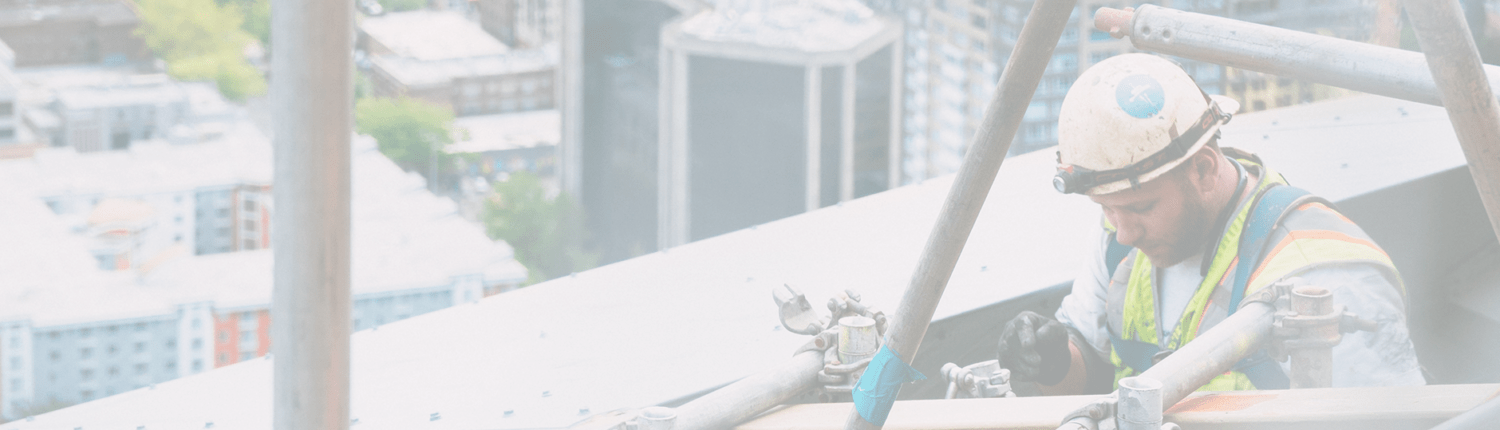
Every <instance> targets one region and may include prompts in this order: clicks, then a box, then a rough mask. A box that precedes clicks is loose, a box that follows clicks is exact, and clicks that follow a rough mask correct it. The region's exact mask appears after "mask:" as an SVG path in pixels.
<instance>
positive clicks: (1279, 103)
mask: <svg viewBox="0 0 1500 430" xmlns="http://www.w3.org/2000/svg"><path fill="white" fill-rule="evenodd" d="M1291 105H1292V96H1290V95H1282V96H1280V97H1277V98H1276V107H1286V106H1291Z"/></svg>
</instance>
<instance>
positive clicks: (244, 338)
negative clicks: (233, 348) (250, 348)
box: [240, 330, 255, 343]
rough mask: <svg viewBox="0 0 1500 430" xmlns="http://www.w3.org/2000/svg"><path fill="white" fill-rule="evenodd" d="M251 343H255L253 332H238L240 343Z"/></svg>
mask: <svg viewBox="0 0 1500 430" xmlns="http://www.w3.org/2000/svg"><path fill="white" fill-rule="evenodd" d="M253 341H255V332H252V331H250V330H240V343H249V342H253Z"/></svg>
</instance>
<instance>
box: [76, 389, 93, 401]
mask: <svg viewBox="0 0 1500 430" xmlns="http://www.w3.org/2000/svg"><path fill="white" fill-rule="evenodd" d="M78 397H82V398H83V399H84V400H93V399H94V390H83V392H80V393H78Z"/></svg>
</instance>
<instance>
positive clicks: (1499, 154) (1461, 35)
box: [1403, 0, 1500, 235]
mask: <svg viewBox="0 0 1500 430" xmlns="http://www.w3.org/2000/svg"><path fill="white" fill-rule="evenodd" d="M1403 4H1405V5H1406V16H1407V17H1408V18H1409V19H1410V21H1411V24H1412V28H1413V30H1415V31H1416V33H1417V42H1418V43H1420V44H1421V45H1422V52H1423V53H1424V55H1426V56H1427V66H1428V68H1429V69H1431V71H1432V80H1433V81H1435V82H1436V84H1437V88H1438V91H1439V93H1440V95H1441V96H1442V99H1443V108H1444V109H1447V110H1448V120H1449V121H1452V122H1453V131H1454V132H1455V133H1456V134H1457V135H1458V143H1459V144H1460V145H1462V146H1463V149H1464V159H1466V160H1468V162H1469V173H1471V174H1473V175H1474V184H1475V185H1477V186H1478V187H1479V199H1480V200H1482V201H1483V202H1484V211H1485V212H1486V213H1488V214H1489V217H1490V228H1491V229H1492V233H1493V234H1497V235H1500V106H1496V101H1495V94H1494V93H1493V92H1492V87H1491V86H1490V79H1489V77H1488V76H1486V75H1485V66H1484V63H1483V62H1481V61H1480V59H1479V49H1478V48H1475V46H1474V37H1473V35H1471V34H1470V33H1469V25H1468V23H1467V22H1466V21H1465V20H1464V14H1463V9H1462V8H1461V6H1459V4H1458V0H1420V1H1413V0H1404V2H1403Z"/></svg>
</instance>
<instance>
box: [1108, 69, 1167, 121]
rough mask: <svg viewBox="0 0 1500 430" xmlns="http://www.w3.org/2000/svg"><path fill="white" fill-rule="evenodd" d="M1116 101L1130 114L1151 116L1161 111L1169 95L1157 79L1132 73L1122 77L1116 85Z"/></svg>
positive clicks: (1140, 116)
mask: <svg viewBox="0 0 1500 430" xmlns="http://www.w3.org/2000/svg"><path fill="white" fill-rule="evenodd" d="M1115 101H1116V102H1119V103H1120V109H1123V110H1125V113H1128V114H1130V116H1133V117H1136V118H1150V117H1151V116H1152V115H1156V113H1157V112H1161V108H1162V106H1163V105H1165V104H1166V102H1167V96H1166V93H1164V92H1163V91H1162V89H1161V84H1160V83H1157V82H1156V79H1153V78H1151V77H1150V76H1146V75H1130V76H1126V77H1125V79H1121V80H1120V84H1119V85H1118V86H1116V87H1115Z"/></svg>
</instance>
